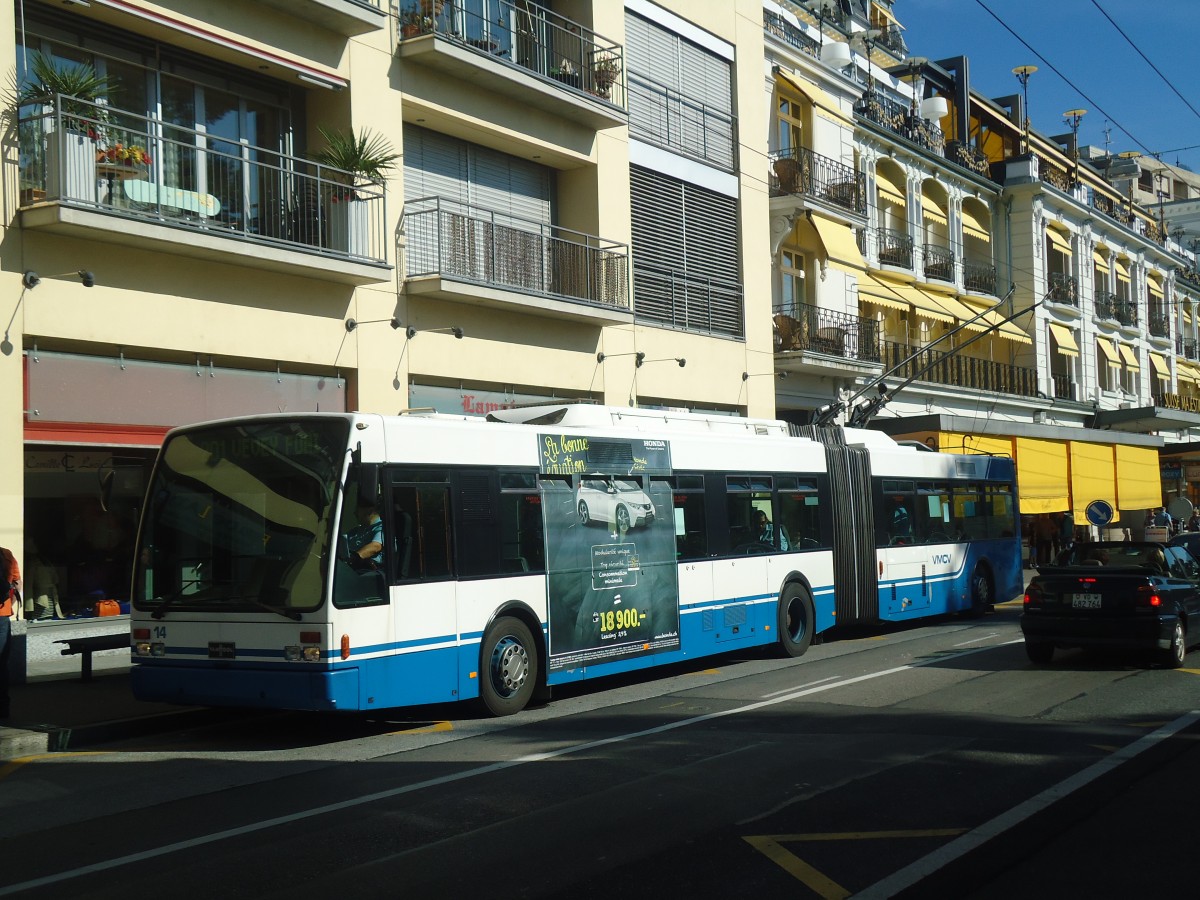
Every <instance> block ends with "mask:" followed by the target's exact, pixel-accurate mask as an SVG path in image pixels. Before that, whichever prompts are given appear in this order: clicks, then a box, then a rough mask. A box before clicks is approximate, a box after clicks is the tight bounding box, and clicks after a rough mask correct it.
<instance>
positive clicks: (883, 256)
mask: <svg viewBox="0 0 1200 900" xmlns="http://www.w3.org/2000/svg"><path fill="white" fill-rule="evenodd" d="M875 233H876V235H877V236H878V238H879V262H880V265H884V266H895V267H896V268H898V269H909V270H910V271H911V270H912V267H913V239H912V236H911V235H908V234H905V233H904V232H903V231H895V230H893V229H891V228H877V229H875Z"/></svg>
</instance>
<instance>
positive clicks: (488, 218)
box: [402, 197, 633, 324]
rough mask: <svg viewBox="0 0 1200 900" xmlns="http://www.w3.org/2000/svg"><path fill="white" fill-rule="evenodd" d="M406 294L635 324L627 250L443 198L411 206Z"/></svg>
mask: <svg viewBox="0 0 1200 900" xmlns="http://www.w3.org/2000/svg"><path fill="white" fill-rule="evenodd" d="M402 229H403V233H404V235H405V238H406V250H407V252H406V254H405V277H406V278H407V279H408V283H407V284H406V286H405V290H406V291H407V293H409V294H410V295H413V294H422V295H432V296H436V297H440V298H442V299H446V300H453V301H458V302H464V303H474V304H483V305H487V306H494V307H499V308H502V309H507V310H512V309H514V308H518V309H521V308H523V309H525V310H527V311H528V312H530V313H532V314H533V315H538V316H549V317H552V318H559V319H569V320H573V321H579V322H587V323H592V324H613V323H628V322H632V320H633V317H632V315H631V312H630V304H629V276H628V265H629V251H628V248H627V247H626V246H625V245H624V244H618V243H616V242H615V241H608V240H605V239H603V238H598V237H595V236H593V235H589V234H584V233H582V232H578V231H571V230H570V229H566V228H557V227H554V226H550V225H545V224H542V223H540V222H534V221H529V220H526V219H519V218H517V217H515V216H510V215H507V214H504V213H499V212H495V211H492V210H487V209H481V208H480V207H476V206H468V205H466V204H463V203H459V202H458V201H456V200H448V199H446V198H444V197H424V198H422V199H420V200H413V201H410V202H408V203H406V204H405V206H404V218H403V222H402Z"/></svg>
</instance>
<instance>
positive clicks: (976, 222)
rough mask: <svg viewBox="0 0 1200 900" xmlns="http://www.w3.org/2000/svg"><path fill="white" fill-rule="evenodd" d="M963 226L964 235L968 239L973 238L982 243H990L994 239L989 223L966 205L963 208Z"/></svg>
mask: <svg viewBox="0 0 1200 900" xmlns="http://www.w3.org/2000/svg"><path fill="white" fill-rule="evenodd" d="M962 226H963V234H965V235H966V236H967V237H973V238H976V239H977V240H981V241H990V240H991V239H992V236H991V233H990V231H991V229H990V228H989V227H988V223H987V222H985V221H984V220H983V219H982V218H981V217H980V216H979V215H977V214H976V211H975V210H973V209H972V208H971V207H969V206H967V205H966V204H965V203H964V204H963V208H962Z"/></svg>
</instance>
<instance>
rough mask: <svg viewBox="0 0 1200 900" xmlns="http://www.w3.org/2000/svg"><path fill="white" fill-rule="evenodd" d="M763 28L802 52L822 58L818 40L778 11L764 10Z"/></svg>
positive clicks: (815, 57) (814, 57)
mask: <svg viewBox="0 0 1200 900" xmlns="http://www.w3.org/2000/svg"><path fill="white" fill-rule="evenodd" d="M763 30H764V31H766V33H767V34H770V35H774V36H775V37H777V38H779V39H781V40H783V41H785V42H787V43H788V44H791V45H792V46H793V47H795V48H796V49H797V50H799V51H800V52H801V53H804V54H807V55H808V56H811V57H813V59H819V58H820V49H819V46H818V44H817V42H816V41H815V40H813V39H812V38H810V37H809V36H808V35H807V34H805V33H804V32H803V31H801V30H800V29H799V28H797V27H796V26H795V25H793V24H792V23H791V22H789V21H787V19H785V18H784V17H783V16H781V15H779V14H778V13H774V12H771V11H770V10H768V9H764V10H763Z"/></svg>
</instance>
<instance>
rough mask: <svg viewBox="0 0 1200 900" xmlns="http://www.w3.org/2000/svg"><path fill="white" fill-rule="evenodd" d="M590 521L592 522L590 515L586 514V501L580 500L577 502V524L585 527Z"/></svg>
mask: <svg viewBox="0 0 1200 900" xmlns="http://www.w3.org/2000/svg"><path fill="white" fill-rule="evenodd" d="M591 520H592V518H591V515H590V514H589V513H588V507H587V501H586V500H580V501H579V524H580V525H586V524H587V523H588V522H590V521H591Z"/></svg>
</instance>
